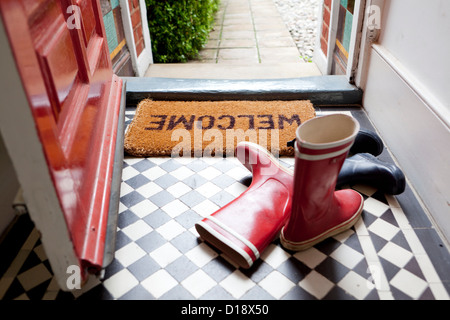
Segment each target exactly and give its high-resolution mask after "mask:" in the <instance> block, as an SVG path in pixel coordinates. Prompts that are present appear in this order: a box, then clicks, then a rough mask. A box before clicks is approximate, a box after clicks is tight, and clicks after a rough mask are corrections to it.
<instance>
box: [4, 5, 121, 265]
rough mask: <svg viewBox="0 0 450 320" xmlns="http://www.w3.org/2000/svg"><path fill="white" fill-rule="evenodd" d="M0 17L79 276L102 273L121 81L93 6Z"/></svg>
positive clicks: (13, 11)
mask: <svg viewBox="0 0 450 320" xmlns="http://www.w3.org/2000/svg"><path fill="white" fill-rule="evenodd" d="M0 11H1V18H2V22H3V25H4V29H5V33H6V35H7V36H8V39H9V42H10V47H11V51H12V54H13V56H14V60H15V62H16V67H17V70H18V73H19V75H20V78H21V80H22V84H23V88H24V91H25V94H26V96H27V100H28V104H29V107H30V109H31V113H32V116H33V118H34V122H35V125H36V130H37V133H38V136H39V140H40V141H41V143H42V148H43V152H44V155H45V159H46V162H47V166H48V170H49V173H50V176H51V178H52V181H53V184H54V186H55V190H56V193H57V196H58V199H59V204H60V206H61V210H62V212H63V214H64V218H65V221H66V224H67V228H68V231H69V234H70V237H71V241H72V242H73V246H74V251H75V253H76V256H77V257H78V259H79V261H80V265H81V266H82V267H83V269H85V270H86V269H88V268H89V269H90V268H93V269H94V270H98V269H100V268H101V267H102V261H103V250H104V241H105V230H106V223H107V221H106V220H107V213H108V209H109V200H110V187H111V179H112V171H113V160H114V152H115V141H116V134H117V125H118V119H119V110H120V99H121V90H122V80H121V79H120V78H118V77H116V76H115V75H114V74H113V73H112V68H111V62H110V58H109V51H108V46H107V40H106V36H105V30H104V26H103V20H102V14H101V8H100V4H99V1H98V0H0Z"/></svg>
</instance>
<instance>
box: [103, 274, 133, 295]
mask: <svg viewBox="0 0 450 320" xmlns="http://www.w3.org/2000/svg"><path fill="white" fill-rule="evenodd" d="M138 284H139V281H138V280H137V279H136V278H135V277H134V276H133V275H132V274H131V272H130V271H128V269H123V270H121V271H119V272H117V273H116V274H114V275H112V276H111V277H110V278H108V279H106V280H105V281H103V285H104V286H105V288H106V289H107V290H108V291H109V293H110V294H111V295H112V296H113V297H114V299H118V298H120V297H121V296H123V295H124V294H125V293H127V292H128V291H130V290H131V289H133V288H134V287H135V286H137V285H138Z"/></svg>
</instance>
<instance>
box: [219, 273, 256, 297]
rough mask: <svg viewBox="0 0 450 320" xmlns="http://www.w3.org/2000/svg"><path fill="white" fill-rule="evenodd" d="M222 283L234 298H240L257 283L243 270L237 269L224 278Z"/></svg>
mask: <svg viewBox="0 0 450 320" xmlns="http://www.w3.org/2000/svg"><path fill="white" fill-rule="evenodd" d="M220 285H221V286H222V287H223V288H224V289H225V290H226V291H228V292H229V293H230V294H231V295H232V296H233V297H234V298H236V299H239V298H240V297H242V296H243V295H244V294H245V293H246V292H247V291H248V290H250V289H251V288H253V287H254V286H255V285H256V284H255V282H253V280H252V279H250V278H248V277H247V276H246V275H244V274H243V273H242V272H241V271H239V270H236V271H234V272H233V273H232V274H230V275H229V276H228V277H226V278H225V279H224V280H222V281H221V282H220Z"/></svg>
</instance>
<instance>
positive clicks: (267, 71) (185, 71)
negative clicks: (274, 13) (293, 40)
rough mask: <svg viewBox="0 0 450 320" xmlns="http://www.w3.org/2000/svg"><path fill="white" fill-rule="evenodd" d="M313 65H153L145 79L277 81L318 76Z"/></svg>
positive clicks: (292, 63) (312, 63) (317, 71)
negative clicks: (279, 79) (278, 79)
mask: <svg viewBox="0 0 450 320" xmlns="http://www.w3.org/2000/svg"><path fill="white" fill-rule="evenodd" d="M320 75H322V73H321V72H320V70H319V68H318V67H317V65H316V64H315V63H314V62H286V63H276V64H274V63H265V64H264V63H258V64H252V63H239V64H235V63H156V64H151V65H150V67H149V68H148V69H147V72H146V73H145V76H144V77H163V78H187V79H277V78H298V77H311V76H320Z"/></svg>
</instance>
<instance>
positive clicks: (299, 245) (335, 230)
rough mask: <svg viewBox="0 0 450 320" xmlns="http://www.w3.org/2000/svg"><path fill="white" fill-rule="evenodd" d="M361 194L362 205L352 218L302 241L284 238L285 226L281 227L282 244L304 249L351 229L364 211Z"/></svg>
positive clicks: (289, 248)
mask: <svg viewBox="0 0 450 320" xmlns="http://www.w3.org/2000/svg"><path fill="white" fill-rule="evenodd" d="M359 196H360V197H361V206H360V207H359V209H358V211H357V212H356V213H355V214H354V215H353V216H352V217H351V218H350V219H348V220H346V221H344V222H342V223H341V224H339V225H337V226H335V227H333V228H330V229H328V230H326V231H325V232H323V233H321V234H320V235H318V236H315V237H313V238H310V239H308V240H304V241H300V242H293V241H289V240H286V239H285V238H284V234H283V230H284V227H283V229H281V232H280V242H281V245H282V246H283V247H284V248H285V249H287V250H291V251H302V250H306V249H309V248H311V247H312V246H314V245H316V244H318V243H319V242H322V241H324V240H325V239H327V238H329V237H332V236H335V235H337V234H339V233H341V232H343V231H345V230H348V229H350V228H351V227H353V226H354V225H355V223H356V222H357V221H358V219H359V217H360V216H361V213H362V211H363V208H364V198H363V197H362V196H361V195H359Z"/></svg>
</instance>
